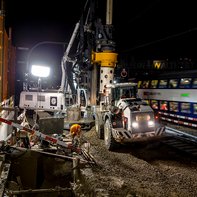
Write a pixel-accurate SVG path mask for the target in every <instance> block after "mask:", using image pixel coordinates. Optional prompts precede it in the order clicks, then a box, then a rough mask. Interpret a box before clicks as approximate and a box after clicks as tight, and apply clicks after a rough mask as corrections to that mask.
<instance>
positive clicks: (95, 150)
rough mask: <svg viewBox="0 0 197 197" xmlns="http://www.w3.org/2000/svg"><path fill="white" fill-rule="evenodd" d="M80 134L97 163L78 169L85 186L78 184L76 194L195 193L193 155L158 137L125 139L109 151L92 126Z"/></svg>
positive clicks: (150, 196)
mask: <svg viewBox="0 0 197 197" xmlns="http://www.w3.org/2000/svg"><path fill="white" fill-rule="evenodd" d="M84 137H85V138H86V139H87V140H88V141H89V142H90V144H91V146H90V154H91V155H93V156H94V159H95V161H96V162H97V166H92V167H90V168H83V169H82V174H83V175H84V177H85V183H86V185H85V190H83V189H84V188H83V187H81V188H80V187H79V191H78V192H79V196H81V195H82V194H83V195H84V196H110V197H119V196H120V197H132V196H138V197H160V196H161V197H196V196H197V167H196V166H197V160H196V159H195V158H191V157H190V156H188V155H185V154H181V153H180V154H179V153H178V152H177V151H175V150H174V149H172V148H170V147H167V146H165V145H162V142H161V141H146V142H143V143H132V144H130V143H129V144H125V145H122V146H121V147H120V148H119V149H118V150H116V151H113V152H110V151H108V150H107V149H106V148H105V145H104V141H103V140H101V139H98V138H97V136H96V132H95V127H93V128H92V129H91V130H90V131H88V132H84ZM88 188H89V190H88ZM88 191H89V192H88Z"/></svg>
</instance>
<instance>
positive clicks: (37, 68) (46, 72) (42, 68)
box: [31, 65, 50, 77]
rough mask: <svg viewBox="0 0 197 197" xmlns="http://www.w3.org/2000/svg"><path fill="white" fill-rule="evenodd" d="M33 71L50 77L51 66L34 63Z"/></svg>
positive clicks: (35, 73) (36, 74) (38, 74)
mask: <svg viewBox="0 0 197 197" xmlns="http://www.w3.org/2000/svg"><path fill="white" fill-rule="evenodd" d="M31 73H32V75H34V76H37V77H48V76H49V74H50V68H49V67H47V66H41V65H32V67H31Z"/></svg>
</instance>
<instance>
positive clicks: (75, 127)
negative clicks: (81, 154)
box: [70, 124, 81, 136]
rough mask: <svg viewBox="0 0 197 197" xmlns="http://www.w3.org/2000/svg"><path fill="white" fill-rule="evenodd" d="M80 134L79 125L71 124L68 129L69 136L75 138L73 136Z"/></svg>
mask: <svg viewBox="0 0 197 197" xmlns="http://www.w3.org/2000/svg"><path fill="white" fill-rule="evenodd" d="M80 133H81V126H80V125H79V124H73V125H72V126H71V127H70V134H71V135H72V136H75V135H80Z"/></svg>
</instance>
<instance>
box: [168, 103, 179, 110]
mask: <svg viewBox="0 0 197 197" xmlns="http://www.w3.org/2000/svg"><path fill="white" fill-rule="evenodd" d="M169 105H170V111H173V112H178V107H179V106H178V102H169Z"/></svg>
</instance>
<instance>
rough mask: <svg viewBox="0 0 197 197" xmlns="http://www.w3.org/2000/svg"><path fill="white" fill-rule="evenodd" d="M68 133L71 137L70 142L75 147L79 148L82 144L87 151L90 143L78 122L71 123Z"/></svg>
mask: <svg viewBox="0 0 197 197" xmlns="http://www.w3.org/2000/svg"><path fill="white" fill-rule="evenodd" d="M70 135H71V137H72V144H73V146H75V147H79V148H81V147H82V146H83V147H84V148H85V149H86V150H87V152H89V148H90V143H89V142H88V141H87V140H86V139H85V137H84V136H83V135H82V132H81V126H80V125H79V124H73V125H72V126H71V127H70Z"/></svg>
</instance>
